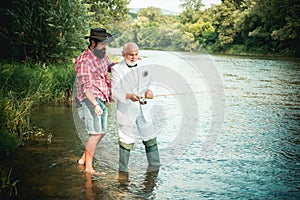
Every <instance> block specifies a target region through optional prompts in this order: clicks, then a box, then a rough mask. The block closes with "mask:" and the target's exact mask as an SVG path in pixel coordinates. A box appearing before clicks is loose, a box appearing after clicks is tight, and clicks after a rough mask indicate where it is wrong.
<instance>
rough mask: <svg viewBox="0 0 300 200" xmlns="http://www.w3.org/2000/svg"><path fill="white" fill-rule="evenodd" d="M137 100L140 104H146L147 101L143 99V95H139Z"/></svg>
mask: <svg viewBox="0 0 300 200" xmlns="http://www.w3.org/2000/svg"><path fill="white" fill-rule="evenodd" d="M139 102H140V104H141V105H145V104H147V101H146V100H145V98H144V97H139Z"/></svg>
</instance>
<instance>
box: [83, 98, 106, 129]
mask: <svg viewBox="0 0 300 200" xmlns="http://www.w3.org/2000/svg"><path fill="white" fill-rule="evenodd" d="M96 100H97V102H98V104H99V106H100V107H101V109H102V110H103V113H102V115H100V116H98V115H97V114H96V113H95V107H94V105H93V104H92V103H91V102H90V101H89V100H87V99H85V100H84V101H83V102H82V107H81V108H80V109H81V111H80V112H81V113H80V114H79V115H80V116H81V118H82V119H83V120H84V124H85V129H86V131H87V132H88V134H105V133H106V131H107V116H108V112H107V107H106V104H105V103H104V102H103V101H101V100H99V99H98V98H96Z"/></svg>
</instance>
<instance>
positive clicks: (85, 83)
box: [75, 48, 112, 103]
mask: <svg viewBox="0 0 300 200" xmlns="http://www.w3.org/2000/svg"><path fill="white" fill-rule="evenodd" d="M75 66H76V79H77V80H76V87H77V98H78V100H79V101H80V102H81V101H83V100H84V99H85V98H86V97H85V92H86V91H88V90H90V91H92V92H93V94H94V96H95V97H96V98H99V99H100V100H101V101H104V102H107V103H108V102H111V101H112V98H111V84H110V80H109V79H108V72H109V71H110V68H111V66H112V63H111V62H110V60H109V58H108V57H107V56H106V55H105V56H104V58H102V59H99V58H97V57H96V56H95V55H94V54H93V52H92V51H91V50H90V49H89V48H87V49H86V50H85V51H84V52H83V53H82V54H81V55H80V56H79V57H78V58H77V59H76V61H75Z"/></svg>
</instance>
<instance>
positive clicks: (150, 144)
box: [143, 138, 160, 171]
mask: <svg viewBox="0 0 300 200" xmlns="http://www.w3.org/2000/svg"><path fill="white" fill-rule="evenodd" d="M143 144H144V145H145V150H146V155H147V160H148V164H149V165H148V169H147V170H148V171H155V170H158V169H159V167H160V159H159V153H158V147H157V142H156V138H154V139H151V140H148V141H143Z"/></svg>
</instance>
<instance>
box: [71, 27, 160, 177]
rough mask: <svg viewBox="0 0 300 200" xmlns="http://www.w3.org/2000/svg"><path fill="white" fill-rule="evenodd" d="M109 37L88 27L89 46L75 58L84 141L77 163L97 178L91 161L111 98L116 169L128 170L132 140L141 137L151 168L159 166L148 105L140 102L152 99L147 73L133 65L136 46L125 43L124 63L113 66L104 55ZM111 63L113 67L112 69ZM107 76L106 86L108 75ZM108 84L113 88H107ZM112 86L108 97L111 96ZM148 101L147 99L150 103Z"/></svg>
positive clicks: (99, 30)
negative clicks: (115, 130) (115, 126)
mask: <svg viewBox="0 0 300 200" xmlns="http://www.w3.org/2000/svg"><path fill="white" fill-rule="evenodd" d="M111 37H112V35H111V34H110V33H108V32H107V31H106V30H105V29H103V28H95V29H91V31H90V35H89V36H86V37H85V39H89V42H90V43H89V46H88V48H87V49H86V50H85V51H84V52H83V53H82V54H81V55H80V56H79V57H78V58H77V59H76V62H75V66H76V87H77V100H78V107H80V110H82V113H81V114H80V116H81V117H82V119H83V120H84V124H85V128H86V131H87V133H88V134H89V138H88V140H87V143H86V145H85V151H84V153H83V155H82V157H81V158H80V159H79V160H78V161H77V162H78V164H80V165H84V166H85V172H86V173H90V174H96V175H100V174H102V173H103V172H102V173H100V172H98V171H96V170H94V168H93V157H94V154H95V151H96V148H97V145H98V143H99V142H100V140H101V139H102V138H103V137H104V135H105V134H106V131H107V116H108V113H107V107H106V105H107V104H108V103H111V102H112V95H113V97H114V98H115V99H116V100H117V104H118V105H117V106H118V110H117V121H118V124H119V129H118V135H119V171H120V172H128V162H129V155H130V150H132V149H133V147H134V143H135V140H136V139H137V136H141V137H142V139H143V144H144V145H145V151H146V153H147V160H148V164H149V168H148V169H150V170H153V169H155V170H158V168H159V166H160V160H159V153H158V148H157V142H156V134H155V132H154V127H153V124H152V121H151V119H150V108H151V103H150V104H145V101H141V99H142V98H143V97H145V98H149V99H151V98H153V91H152V89H151V82H150V80H151V79H150V78H149V77H150V74H148V71H147V69H145V67H143V66H138V63H137V60H138V50H139V49H138V46H137V45H136V44H135V43H127V44H125V46H124V48H123V51H122V55H123V57H124V60H123V61H122V62H120V63H118V64H116V63H112V62H111V61H110V60H109V58H108V57H107V55H106V42H107V41H108V40H109V39H111ZM114 64H116V65H114ZM110 71H111V72H112V73H111V81H112V82H111V83H110V80H109V79H108V72H110ZM111 84H112V85H111ZM111 87H112V93H111ZM149 102H150V100H149Z"/></svg>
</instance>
